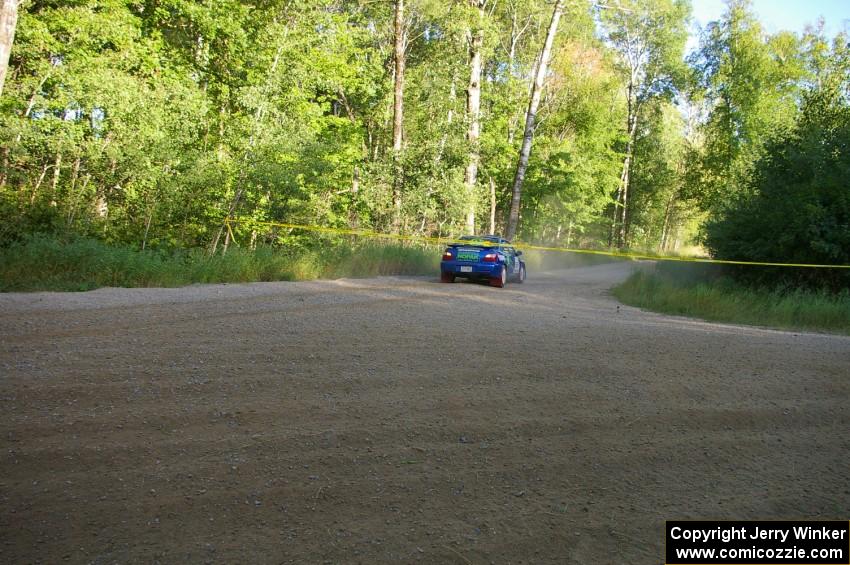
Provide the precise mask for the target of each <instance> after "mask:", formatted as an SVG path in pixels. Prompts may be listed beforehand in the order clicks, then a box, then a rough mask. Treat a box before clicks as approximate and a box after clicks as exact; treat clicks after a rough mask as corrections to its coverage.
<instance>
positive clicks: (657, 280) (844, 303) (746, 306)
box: [613, 269, 850, 335]
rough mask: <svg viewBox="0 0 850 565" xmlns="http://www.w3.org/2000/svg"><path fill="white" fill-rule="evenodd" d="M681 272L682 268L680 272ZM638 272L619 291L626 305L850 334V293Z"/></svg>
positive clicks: (616, 291)
mask: <svg viewBox="0 0 850 565" xmlns="http://www.w3.org/2000/svg"><path fill="white" fill-rule="evenodd" d="M679 271H680V272H681V270H679ZM704 274H705V272H704V271H697V272H696V273H694V272H691V273H690V274H686V275H684V276H682V275H681V274H677V275H675V276H674V275H673V274H672V273H670V272H665V270H663V269H662V270H660V271H659V272H657V273H652V272H646V271H638V272H636V273H634V274H633V275H632V276H631V277H629V278H628V279H627V280H626V281H625V282H624V283H622V284H621V285H619V286H617V287H616V288H614V290H613V293H614V295H615V296H616V297H617V298H619V299H620V300H621V301H623V302H624V303H626V304H629V305H631V306H638V307H640V308H646V309H649V310H653V311H656V312H662V313H665V314H675V315H681V316H692V317H696V318H702V319H705V320H710V321H714V322H728V323H737V324H748V325H754V326H768V327H773V328H782V329H792V330H812V331H822V332H834V333H841V334H848V335H850V293H848V292H847V291H846V290H844V291H843V292H841V293H839V294H833V293H829V292H826V291H806V290H782V289H775V288H767V289H765V288H752V287H747V286H742V285H740V283H736V282H734V281H733V280H732V279H730V278H728V277H722V276H718V275H717V274H715V275H714V276H709V277H704V276H703V275H704Z"/></svg>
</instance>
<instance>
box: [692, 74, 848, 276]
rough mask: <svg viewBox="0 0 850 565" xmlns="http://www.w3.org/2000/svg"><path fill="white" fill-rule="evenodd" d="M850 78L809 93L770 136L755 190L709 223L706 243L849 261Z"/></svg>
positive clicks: (785, 256)
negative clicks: (782, 129) (788, 122)
mask: <svg viewBox="0 0 850 565" xmlns="http://www.w3.org/2000/svg"><path fill="white" fill-rule="evenodd" d="M848 76H850V75H848ZM847 84H850V81H847V82H846V83H845V87H844V88H835V86H832V87H827V88H823V89H820V90H817V91H815V92H812V93H811V94H809V95H808V96H807V97H806V100H805V104H804V107H803V110H802V113H801V116H800V120H799V123H798V124H797V126H796V127H795V128H794V130H793V131H792V132H791V133H789V134H787V135H786V136H783V137H782V138H779V139H776V140H774V141H772V142H771V143H769V144H767V146H766V148H765V154H764V157H762V158H761V159H760V160H759V161H758V162H757V163H756V164H755V166H754V173H753V182H752V187H751V190H750V191H748V192H747V193H746V194H745V195H744V196H742V197H741V198H739V199H738V200H737V201H736V202H735V203H734V204H733V205H731V206H730V208H729V209H728V210H727V212H726V214H725V215H724V216H723V218H722V219H718V220H715V221H713V222H711V223H709V224H708V226H707V228H706V230H707V234H708V236H707V239H706V243H707V245H708V247H709V249H711V251H712V252H713V253H714V254H715V255H716V256H718V257H722V258H724V259H736V260H745V261H769V262H792V263H823V264H838V265H847V264H850V190H848V185H847V179H848V178H850V104H848V103H847V100H846V98H845V96H846V94H845V93H846V92H847V91H846V85H847ZM769 276H771V277H772V278H784V279H789V278H792V277H793V278H794V279H796V280H806V281H822V282H827V283H829V284H833V285H840V284H841V283H842V282H843V283H844V284H848V283H850V273H843V272H840V271H825V272H821V271H809V270H804V271H798V270H793V271H789V270H785V271H782V272H778V273H771V274H770V275H769Z"/></svg>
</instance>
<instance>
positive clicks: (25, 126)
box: [0, 0, 848, 280]
mask: <svg viewBox="0 0 850 565" xmlns="http://www.w3.org/2000/svg"><path fill="white" fill-rule="evenodd" d="M551 7H552V6H551V2H549V1H547V0H510V1H505V2H492V3H488V9H487V10H486V11H485V12H484V14H483V16H482V15H481V13H480V12H479V10H477V9H475V8H473V7H472V6H471V5H470V4H469V3H468V2H442V1H438V0H408V1H407V2H406V10H405V14H406V18H405V22H404V24H405V30H406V31H405V42H406V51H405V53H406V72H405V95H404V109H405V111H404V119H403V126H404V127H403V130H404V132H403V133H404V135H403V138H404V143H403V148H402V150H401V154H400V155H399V157H398V162H397V164H398V165H399V166H395V165H396V163H394V156H393V153H394V152H393V150H392V114H393V109H392V102H393V81H394V65H393V44H394V39H395V38H394V36H393V33H394V31H393V29H394V27H393V11H394V5H393V2H363V1H360V0H309V1H308V0H264V1H263V2H253V3H246V2H242V1H239V0H221V1H217V2H195V1H190V0H132V1H125V0H74V1H73V2H55V1H35V2H26V3H24V4H22V8H21V14H20V19H19V22H18V29H17V33H16V40H15V44H14V46H13V50H12V55H11V59H10V67H9V74H8V77H7V80H6V84H5V88H4V96H3V98H2V100H0V215H2V217H0V219H2V220H3V221H2V225H0V245H4V246H9V245H11V244H13V243H16V242H18V243H19V242H21V241H25V240H26V236H27V234H34V233H52V234H61V237H64V234H77V235H81V236H85V237H89V238H93V239H97V240H99V241H102V242H107V243H110V244H115V245H116V246H117V247H116V248H124V247H126V248H127V249H142V250H150V249H155V250H156V249H168V250H171V249H175V248H187V249H193V248H200V247H207V248H209V247H212V246H213V244H214V243H215V244H217V245H221V244H222V241H220V240H221V238H222V237H223V236H222V234H223V233H224V232H223V230H222V226H223V220H224V218H225V217H227V216H231V217H232V216H238V217H240V218H243V219H248V220H255V221H273V222H274V221H276V222H288V223H303V224H319V225H325V226H333V227H357V228H367V229H374V230H378V231H384V230H388V229H391V228H392V227H393V218H394V209H393V206H392V196H391V195H392V187H393V186H395V185H397V186H400V188H401V202H402V210H401V216H402V217H401V226H400V229H401V230H402V231H404V232H406V233H419V234H423V235H440V236H446V235H453V234H457V233H459V232H460V230H461V229H462V227H463V225H464V220H465V218H464V211H465V209H466V208H467V206H468V204H469V202H467V200H468V199H469V198H470V195H469V194H468V193H467V191H466V190H465V187H464V183H463V174H464V168H465V166H466V164H467V163H468V161H469V155H470V151H471V149H472V147H471V146H470V143H469V141H468V140H467V138H466V132H467V126H468V118H467V116H466V115H465V108H466V103H465V102H466V100H465V98H466V94H465V90H466V88H467V86H468V81H469V76H470V69H469V45H468V35H469V33H471V30H472V29H473V28H474V29H479V27H480V29H482V30H483V48H482V55H483V69H484V71H483V74H484V76H483V80H482V85H481V90H482V100H481V137H480V141H479V143H480V146H479V147H478V148H477V149H478V150H479V151H480V170H479V175H478V186H477V187H476V188H475V190H474V191H473V194H472V195H471V198H473V199H474V200H475V209H476V211H477V217H476V225H478V226H484V228H483V229H482V231H484V230H489V223H490V207H491V187H492V193H493V194H494V200H495V205H496V206H495V207H496V211H495V218H494V220H495V225H494V228H493V229H494V231H497V232H499V231H501V229H502V227H503V223H504V219H505V216H506V212H507V211H508V209H509V206H510V197H511V194H510V190H509V189H510V186H511V181H512V179H513V176H514V173H515V170H516V162H517V155H518V150H519V145H520V143H521V140H522V137H523V131H522V130H523V124H524V119H525V112H526V109H527V107H528V95H529V94H528V93H529V86H530V81H531V78H532V76H533V70H534V65H535V64H536V59H537V57H538V54H539V52H540V47H541V44H542V42H543V39H544V35H545V33H546V28H547V25H548V22H549V18H550V15H551ZM688 13H689V6H688V3H687V2H685V1H684V0H640V1H638V0H623V1H621V2H618V3H617V5H616V7H615V6H614V5H611V6H608V5H605V6H604V7H603V6H602V5H601V4H599V3H595V2H589V1H584V0H583V1H577V2H568V3H567V6H566V12H565V15H564V18H562V25H561V26H560V27H559V31H558V36H557V38H556V41H555V47H554V49H553V53H552V61H551V64H550V72H549V73H548V77H547V83H546V86H545V88H544V93H543V100H542V103H541V105H540V108H539V111H538V115H537V119H536V128H535V131H534V149H533V151H532V155H531V160H530V163H529V168H528V171H527V176H526V185H525V192H524V197H523V206H522V209H521V225H520V237H521V239H525V240H527V241H537V242H545V243H551V244H561V245H571V246H572V245H581V246H588V247H604V246H607V245H610V244H611V242H612V239H611V236H612V235H613V234H614V229H613V228H615V227H619V226H615V225H612V223H616V222H612V218H613V217H614V214H613V213H612V212H613V210H614V209H615V207H614V199H615V195H617V194H618V188H620V187H621V186H622V185H623V182H622V179H623V171H624V164H625V163H626V162H627V161H628V162H629V163H630V164H631V165H630V166H631V176H630V180H629V181H628V183H627V184H628V187H629V193H628V219H627V221H626V222H625V226H624V227H625V229H626V231H627V232H628V233H627V238H626V239H627V240H629V244H630V245H631V246H633V247H640V248H645V249H650V248H652V249H657V250H659V251H662V252H677V250H678V249H679V248H681V246H682V245H686V244H688V243H690V241H689V240H690V239H692V236H693V233H694V232H695V231H696V229H697V227H698V224H699V223H700V222H701V221H702V220H703V218H705V217H710V218H712V221H713V223H712V224H711V226H712V227H711V228H710V229H711V230H713V231H712V232H711V234H710V237H711V238H713V239H711V241H713V242H716V243H712V245H714V247H713V248H712V249H714V250H715V252H717V253H719V254H720V253H723V254H731V255H735V256H762V255H764V256H767V255H771V256H773V255H777V256H778V255H780V254H785V255H787V256H789V257H790V256H795V257H801V258H802V257H805V258H807V260H809V261H810V260H814V258H816V257H824V258H826V257H838V256H839V255H841V251H838V250H837V249H839V248H842V247H843V248H846V247H847V246H846V245H845V241H846V239H845V235H844V230H845V227H844V223H842V222H844V219H843V218H844V216H842V215H841V214H843V213H844V212H842V211H841V210H842V208H841V206H843V205H844V204H842V202H844V200H843V198H844V196H843V194H844V193H843V192H841V190H840V189H839V188H837V187H838V185H837V183H838V181H837V180H836V179H837V178H838V172H837V171H838V170H839V169H841V166H843V165H840V163H839V165H837V166H836V167H835V168H834V172H835V174H832V173H831V172H830V171H815V167H816V163H817V162H818V160H819V159H822V162H824V163H826V162H830V163H831V162H833V161H830V159H833V158H834V156H832V155H831V154H826V153H824V151H825V150H824V149H823V148H822V147H819V146H817V144H816V143H815V140H817V139H818V135H820V134H818V133H817V132H818V130H817V128H818V127H823V128H827V129H828V128H830V127H832V126H829V125H828V124H827V122H826V121H824V120H827V118H826V117H824V118H823V119H821V120H820V121H818V119H819V118H818V119H816V117H817V115H818V112H821V111H820V110H815V109H814V106H812V105H811V104H809V103H805V104H804V103H803V101H804V98H805V96H807V93H811V92H814V91H821V90H824V89H826V88H827V86H829V85H832V86H829V88H832V89H833V90H834V91H835V92H836V93H840V92H845V94H844V95H843V96H844V98H843V99H842V98H841V97H840V96H838V95H837V94H836V98H835V100H839V102H836V104H838V106H841V105H842V104H845V105H846V99H847V95H846V86H841V85H846V80H845V79H844V78H841V77H846V69H847V61H848V57H847V47H846V39H845V40H842V41H843V43H842V42H841V41H836V43H835V44H833V45H831V46H830V45H829V44H828V42H827V41H826V39H825V38H823V37H822V36H821V33H820V32H819V31H818V30H813V31H811V32H810V33H807V34H805V35H803V36H796V35H793V34H790V33H787V32H780V33H778V34H775V35H767V34H765V33H764V31H763V30H762V28H761V26H760V24H759V22H758V21H757V19H756V18H755V17H754V16H753V14H752V10H751V9H750V7H749V4H748V3H747V2H746V1H744V0H738V1H735V2H731V3H730V5H729V9H728V11H727V13H726V14H725V15H724V16H723V17H722V18H721V19H720V21H718V22H714V23H712V24H710V25H709V26H708V28H707V29H706V31H705V34H704V36H703V38H702V42H701V45H700V50H699V51H698V53H697V54H696V55H694V56H693V57H692V58H691V59H690V60H689V61H686V60H685V59H684V58H683V55H682V50H683V47H684V42H685V38H686V32H687V27H686V24H687V17H688ZM689 69H690V72H689ZM841 69H844V70H843V71H842V70H841ZM842 73H844V74H842ZM688 79H690V80H688ZM686 86H688V88H687V89H686V88H685V87H686ZM841 88H845V90H843V91H842V90H841ZM685 96H687V97H688V99H687V100H685ZM840 100H843V102H840ZM836 107H837V106H836ZM804 108H809V110H803V111H806V112H809V113H811V114H812V116H809V117H806V118H805V119H806V120H808V121H807V122H806V123H811V124H814V125H812V126H811V127H810V131H809V130H805V127H808V126H805V127H804V126H800V125H797V124H798V123H802V122H801V118H799V116H800V112H801V109H804ZM685 110H686V111H687V112H684V111H685ZM830 111H831V110H830ZM823 112H826V113H827V114H828V113H829V111H827V110H824V111H823ZM823 112H821V113H823ZM683 113H687V116H686V117H685V118H683V117H682V114H683ZM824 116H826V114H824ZM830 119H831V118H830ZM836 119H837V118H836ZM830 123H832V122H830ZM630 124H631V125H633V126H635V127H634V128H631V127H629V126H630ZM805 131H809V133H808V134H806V133H805ZM830 131H832V130H830ZM795 139H798V140H799V142H798V141H794V140H795ZM830 139H831V138H830ZM842 139H843V138H842ZM830 143H832V142H830ZM840 143H842V142H841V141H840V139H838V138H836V139H835V140H834V145H835V148H836V150H838V151H839V152H840ZM783 147H784V149H783ZM627 155H629V156H630V157H631V159H630V160H628V159H627ZM841 155H843V153H841ZM783 159H784V160H785V161H787V163H786V165H781V167H785V169H782V168H781V167H780V162H781V161H782V160H783ZM804 162H807V163H809V164H808V165H802V164H799V163H804ZM770 163H773V164H772V165H771V164H770ZM798 165H799V166H798ZM771 167H773V168H771ZM806 167H808V168H809V169H812V171H814V172H812V175H810V176H812V178H811V179H809V180H808V181H807V180H805V179H804V178H803V177H804V176H805V175H803V174H802V173H800V171H801V170H804V169H806ZM786 169H787V170H788V171H790V173H789V175H788V179H793V182H792V183H791V184H793V185H794V186H795V187H796V188H794V187H789V186H783V187H780V186H779V185H780V184H783V182H781V181H783V179H784V177H783V172H782V171H783V170H786ZM841 170H843V169H841ZM797 173H800V174H797ZM795 175H796V176H795ZM397 180H398V182H396V181H397ZM807 183H808V184H807ZM813 183H820V184H818V186H817V187H815V186H814V184H813ZM767 184H770V185H771V186H770V187H768V186H767ZM784 184H786V185H787V184H788V183H784ZM774 185H775V187H774ZM807 186H808V187H813V188H812V189H811V190H809V188H806V187H807ZM777 199H779V200H784V203H783V204H782V205H779V206H776V207H774V208H771V209H770V210H768V208H770V207H769V206H768V205H767V204H764V203H763V202H768V201H771V202H772V201H776V200H777ZM836 203H837V204H836ZM792 208H793V209H792ZM727 211H728V217H727ZM748 214H757V215H758V216H759V217H760V218H763V219H764V221H763V222H762V221H761V220H759V221H757V222H752V223H748V221H747V219H746V218H747V217H748V216H747V215H748ZM781 214H786V215H787V216H788V217H793V222H792V223H794V225H795V227H794V229H793V230H790V231H788V232H783V233H782V237H777V238H774V240H775V241H771V242H770V245H773V246H774V247H776V246H777V245H780V244H781V245H783V246H784V247H782V248H781V249H780V248H779V247H777V248H776V249H773V250H771V249H772V248H771V249H768V248H767V247H764V246H763V245H762V243H760V239H759V238H761V239H767V238H769V236H768V235H765V234H772V233H776V229H777V228H776V226H777V225H781V224H783V221H782V219H781V218H782V217H783V216H782V215H781ZM724 218H726V220H724ZM724 221H725V222H726V223H722V222H724ZM759 222H761V223H759ZM768 222H772V225H771V226H770V229H768V226H767V225H766V223H768ZM621 223H622V222H621ZM733 224H735V225H738V224H740V225H741V226H744V224H747V225H746V226H744V227H746V229H749V230H750V231H746V229H743V228H742V229H741V230H737V231H735V230H734V229H733ZM245 225H246V224H243V226H245ZM755 226H763V227H764V229H763V230H762V229H761V228H758V230H757V229H756V227H755ZM730 230H731V231H730ZM771 230H773V231H771ZM806 230H808V231H806ZM236 231H237V234H236V235H237V239H238V240H239V241H240V242H242V243H243V244H244V242H245V241H251V240H253V239H256V240H257V241H258V242H259V244H260V247H263V246H264V245H268V246H277V247H279V248H282V249H284V250H288V251H286V252H293V249H295V248H297V249H298V252H299V253H302V254H306V253H308V252H313V253H318V254H319V255H322V254H323V253H325V251H321V250H320V249H321V246H328V245H330V247H331V248H335V247H334V246H335V243H334V242H327V241H324V240H322V241H317V240H315V239H311V238H309V237H306V236H301V235H298V236H291V235H287V236H286V237H283V236H281V235H280V234H275V233H271V232H270V231H269V230H257V233H251V232H252V230H250V229H247V228H246V227H240V228H239V229H237V230H236ZM721 232H722V234H726V235H725V236H722V237H721V239H723V238H724V237H725V239H723V241H725V242H726V243H728V245H726V244H723V243H720V241H721V239H718V237H720V236H719V235H718V234H721ZM733 232H735V233H734V234H733ZM792 233H796V234H798V235H795V236H793V237H792V235H791V234H792ZM722 234H721V235H722ZM800 234H803V235H800ZM786 240H787V241H786ZM732 242H734V244H733V243H732ZM723 245H726V247H723ZM730 245H731V246H732V247H730ZM721 248H722V249H721ZM756 249H758V250H759V251H758V252H756V251H754V250H756ZM169 253H170V251H169ZM748 254H749V255H748ZM340 260H341V261H343V262H344V260H343V259H340ZM235 261H236V259H232V260H231V263H229V264H235ZM304 261H306V262H305V263H304V264H305V265H307V264H309V265H315V264H316V263H315V262H314V261H312V260H307V259H304ZM318 264H322V265H324V263H323V262H322V261H319V262H318ZM381 264H384V263H383V262H381ZM305 269H306V267H305ZM307 271H309V269H307ZM307 271H305V272H307ZM311 272H312V271H311ZM319 275H321V276H328V272H327V271H326V270H325V267H322V268H321V269H319V271H317V274H316V276H319ZM252 276H259V275H256V274H255V275H252ZM263 276H265V275H263ZM163 280H165V279H163Z"/></svg>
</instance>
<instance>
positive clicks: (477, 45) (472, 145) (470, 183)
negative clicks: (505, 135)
mask: <svg viewBox="0 0 850 565" xmlns="http://www.w3.org/2000/svg"><path fill="white" fill-rule="evenodd" d="M469 3H470V4H471V5H472V6H473V7H475V8H477V9H478V25H477V26H476V29H475V30H471V31H470V32H469V87H468V88H467V90H466V117H467V120H468V122H469V127H468V129H467V131H466V139H467V141H468V142H469V159H468V161H467V165H466V171H465V172H464V175H463V182H464V185H466V206H467V208H466V231H467V232H468V233H469V234H471V235H472V234H475V192H476V191H475V187H476V185H477V183H478V164H479V162H480V160H481V150H480V148H479V145H478V144H479V138H480V137H481V46H482V45H483V43H484V30H483V29H482V25H483V20H484V2H483V1H481V0H469Z"/></svg>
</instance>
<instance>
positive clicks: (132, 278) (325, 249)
mask: <svg viewBox="0 0 850 565" xmlns="http://www.w3.org/2000/svg"><path fill="white" fill-rule="evenodd" d="M440 251H441V249H438V248H435V247H422V246H415V245H400V244H381V243H376V242H355V243H351V244H349V243H344V242H342V243H340V242H338V243H332V244H327V245H323V246H316V248H315V249H312V250H304V249H298V250H294V249H292V250H286V249H279V248H270V247H261V248H258V249H257V250H255V251H249V250H245V249H241V248H236V247H231V249H230V250H229V251H228V252H227V253H226V254H224V255H222V254H217V255H209V254H208V253H206V252H205V250H203V249H192V250H170V251H154V250H146V251H139V250H136V249H133V248H131V247H126V246H115V245H108V244H106V243H103V242H101V241H98V240H94V239H86V238H72V239H68V240H63V239H60V238H57V237H48V236H34V237H30V238H27V239H25V240H23V241H21V242H17V243H13V244H11V245H9V246H7V247H2V248H0V291H4V292H9V291H37V290H62V291H68V290H72V291H74V290H90V289H93V288H98V287H102V286H118V287H174V286H183V285H187V284H192V283H222V282H228V283H236V282H255V281H291V280H312V279H318V278H340V277H368V276H378V275H427V274H435V273H437V272H438V270H439V266H438V264H439V258H440Z"/></svg>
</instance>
